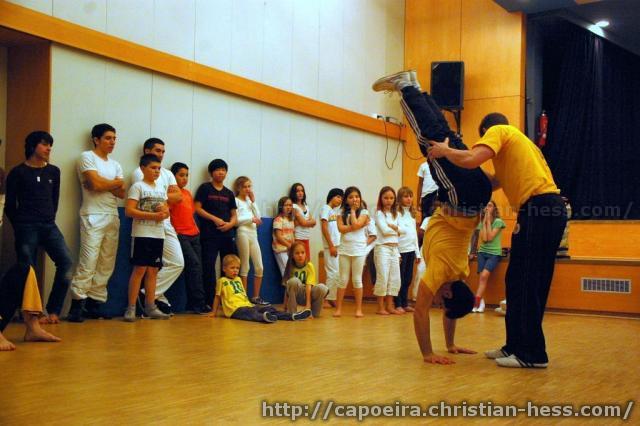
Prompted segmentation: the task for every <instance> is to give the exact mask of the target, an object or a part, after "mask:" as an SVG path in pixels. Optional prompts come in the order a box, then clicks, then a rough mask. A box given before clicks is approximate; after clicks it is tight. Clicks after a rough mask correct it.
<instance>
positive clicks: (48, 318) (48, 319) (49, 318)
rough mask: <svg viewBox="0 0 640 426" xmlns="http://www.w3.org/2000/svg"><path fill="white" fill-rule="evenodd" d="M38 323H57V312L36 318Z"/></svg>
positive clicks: (58, 321)
mask: <svg viewBox="0 0 640 426" xmlns="http://www.w3.org/2000/svg"><path fill="white" fill-rule="evenodd" d="M38 322H39V323H40V324H59V323H60V317H59V316H58V315H57V314H49V315H45V316H43V317H42V318H40V319H39V320H38Z"/></svg>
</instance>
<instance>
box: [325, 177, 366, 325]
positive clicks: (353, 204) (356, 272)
mask: <svg viewBox="0 0 640 426" xmlns="http://www.w3.org/2000/svg"><path fill="white" fill-rule="evenodd" d="M368 222H369V212H368V211H367V210H366V209H364V208H363V201H362V195H361V193H360V190H359V189H358V188H356V187H355V186H350V187H348V188H347V189H345V191H344V198H343V199H342V214H341V215H340V216H339V217H338V230H339V231H340V233H341V234H342V238H341V240H340V248H339V249H338V255H339V264H340V287H339V288H338V298H337V300H336V311H335V312H334V314H333V316H334V317H339V316H341V315H342V301H343V300H344V292H345V289H346V288H347V283H348V282H349V275H351V283H352V285H353V295H354V297H355V299H356V318H360V317H363V316H364V314H363V313H362V269H363V268H364V260H365V258H366V254H367V235H366V232H365V228H366V227H367V224H368Z"/></svg>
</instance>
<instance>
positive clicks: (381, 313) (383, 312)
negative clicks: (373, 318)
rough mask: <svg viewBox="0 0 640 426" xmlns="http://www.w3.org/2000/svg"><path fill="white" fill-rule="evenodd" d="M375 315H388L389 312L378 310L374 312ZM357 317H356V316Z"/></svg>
mask: <svg viewBox="0 0 640 426" xmlns="http://www.w3.org/2000/svg"><path fill="white" fill-rule="evenodd" d="M376 314H378V315H389V312H387V311H385V310H384V309H382V310H380V311H376ZM356 316H357V315H356Z"/></svg>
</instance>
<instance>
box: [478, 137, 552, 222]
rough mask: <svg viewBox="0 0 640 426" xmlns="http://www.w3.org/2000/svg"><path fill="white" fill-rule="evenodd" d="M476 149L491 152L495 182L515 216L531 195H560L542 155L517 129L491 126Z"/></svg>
mask: <svg viewBox="0 0 640 426" xmlns="http://www.w3.org/2000/svg"><path fill="white" fill-rule="evenodd" d="M476 145H485V146H487V147H489V148H490V149H491V150H492V151H493V152H494V154H495V156H494V157H493V166H494V168H495V170H496V179H498V182H500V186H501V187H502V189H503V190H504V193H505V195H506V196H507V198H508V199H509V204H511V208H513V209H514V210H515V211H516V212H517V211H518V210H519V209H520V207H521V206H522V205H523V204H524V203H525V202H526V201H527V200H528V199H529V198H531V197H533V196H534V195H540V194H550V193H553V194H559V193H560V190H559V189H558V187H557V186H556V183H555V182H554V180H553V175H552V174H551V170H550V169H549V166H548V165H547V160H545V158H544V156H543V155H542V152H541V151H540V149H539V148H538V147H537V146H536V145H535V144H534V143H533V142H532V141H531V140H530V139H529V138H528V137H526V136H525V135H524V134H523V133H522V132H521V131H520V130H518V129H517V128H515V127H513V126H511V125H497V126H492V127H491V128H490V129H489V130H487V133H485V134H484V136H483V137H482V138H481V139H480V140H479V141H478V142H476V143H475V144H474V146H476Z"/></svg>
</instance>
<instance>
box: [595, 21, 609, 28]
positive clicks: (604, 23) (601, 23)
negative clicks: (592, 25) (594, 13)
mask: <svg viewBox="0 0 640 426" xmlns="http://www.w3.org/2000/svg"><path fill="white" fill-rule="evenodd" d="M608 26H609V21H606V20H602V21H598V22H596V27H600V28H606V27H608Z"/></svg>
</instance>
